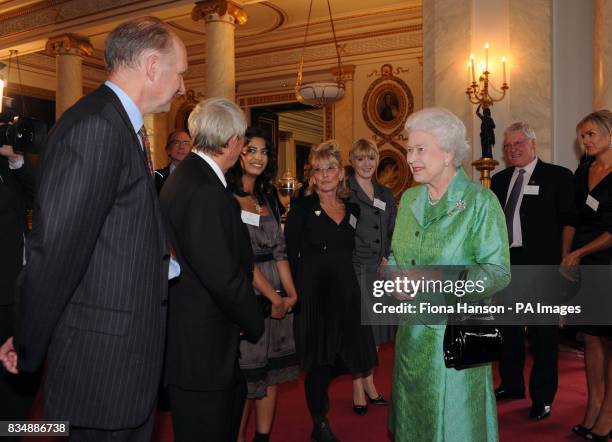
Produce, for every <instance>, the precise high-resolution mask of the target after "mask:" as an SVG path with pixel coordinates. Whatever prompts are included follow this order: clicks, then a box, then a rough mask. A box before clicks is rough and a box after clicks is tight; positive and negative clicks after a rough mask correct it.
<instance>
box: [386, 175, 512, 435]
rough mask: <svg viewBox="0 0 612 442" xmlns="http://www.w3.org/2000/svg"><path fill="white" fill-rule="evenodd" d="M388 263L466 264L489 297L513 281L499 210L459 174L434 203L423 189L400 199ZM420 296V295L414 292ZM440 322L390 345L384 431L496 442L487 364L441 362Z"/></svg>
mask: <svg viewBox="0 0 612 442" xmlns="http://www.w3.org/2000/svg"><path fill="white" fill-rule="evenodd" d="M391 248H392V253H393V257H392V260H391V262H390V264H395V265H398V266H401V267H413V266H428V265H466V266H470V267H469V274H468V279H471V280H473V281H475V280H485V281H486V285H485V291H484V292H483V293H482V294H480V295H479V296H478V297H474V295H465V296H464V297H463V298H462V301H465V302H472V301H478V300H479V299H483V298H488V297H490V296H492V295H493V294H494V293H495V292H497V291H499V290H500V289H502V288H504V287H505V286H506V285H508V283H509V282H510V257H509V248H508V236H507V231H506V222H505V218H504V213H503V211H502V209H501V207H500V205H499V202H498V200H497V198H496V197H495V195H494V194H493V193H492V192H491V191H489V190H488V189H485V188H483V187H482V186H480V185H479V184H476V183H474V182H472V181H470V180H469V179H468V177H467V176H466V174H465V172H464V171H463V169H461V168H460V169H459V170H458V171H457V173H456V175H455V177H454V178H453V180H452V181H451V183H450V185H449V187H448V190H447V192H446V194H445V195H444V196H443V197H442V199H441V200H440V201H439V202H438V203H437V204H436V205H434V206H432V205H431V204H429V203H428V198H427V188H426V187H425V186H423V185H421V186H417V187H414V188H411V189H408V190H407V191H406V192H405V193H404V195H403V196H402V199H401V202H400V208H399V213H398V216H397V221H396V226H395V231H394V234H393V239H392V243H391ZM417 299H418V295H417ZM444 329H445V325H424V324H417V325H406V324H403V325H400V327H399V329H398V332H397V336H396V341H395V367H394V370H393V395H392V396H393V397H392V404H391V405H392V407H391V414H390V417H389V428H390V430H391V432H392V433H393V434H394V435H395V440H396V442H417V441H418V442H454V441H457V442H479V441H487V442H491V441H497V440H498V434H497V410H496V406H495V396H494V392H493V379H492V374H491V365H490V364H488V365H483V366H479V367H475V368H469V369H465V370H461V371H458V370H455V369H454V368H451V369H448V368H446V366H445V365H444V358H443V354H442V342H443V338H444Z"/></svg>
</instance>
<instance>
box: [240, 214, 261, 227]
mask: <svg viewBox="0 0 612 442" xmlns="http://www.w3.org/2000/svg"><path fill="white" fill-rule="evenodd" d="M240 217H241V218H242V222H243V223H245V224H250V225H252V226H255V227H259V215H258V214H256V213H253V212H247V211H246V210H242V211H241V212H240Z"/></svg>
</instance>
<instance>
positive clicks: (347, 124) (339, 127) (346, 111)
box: [332, 65, 355, 164]
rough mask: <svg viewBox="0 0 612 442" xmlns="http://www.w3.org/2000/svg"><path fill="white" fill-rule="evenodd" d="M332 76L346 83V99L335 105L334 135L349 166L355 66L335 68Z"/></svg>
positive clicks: (344, 162) (343, 158) (343, 160)
mask: <svg viewBox="0 0 612 442" xmlns="http://www.w3.org/2000/svg"><path fill="white" fill-rule="evenodd" d="M332 74H333V75H334V79H335V80H336V81H343V82H344V97H343V98H342V100H340V101H338V102H336V103H335V104H334V134H335V139H336V141H337V142H338V144H340V153H341V154H342V162H343V164H348V161H349V151H350V150H351V144H352V143H353V125H354V121H353V118H354V115H353V105H354V104H353V99H354V97H353V75H354V74H355V66H354V65H343V66H342V67H341V68H337V67H336V68H333V69H332Z"/></svg>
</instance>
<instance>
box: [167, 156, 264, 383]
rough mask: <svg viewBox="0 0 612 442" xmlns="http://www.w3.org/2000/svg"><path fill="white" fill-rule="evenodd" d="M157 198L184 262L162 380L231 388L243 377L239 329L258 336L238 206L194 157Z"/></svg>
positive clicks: (173, 298) (259, 321) (173, 293)
mask: <svg viewBox="0 0 612 442" xmlns="http://www.w3.org/2000/svg"><path fill="white" fill-rule="evenodd" d="M160 201H161V208H162V213H163V214H164V217H165V219H166V222H167V225H168V233H169V236H170V240H171V242H172V244H173V246H174V250H175V252H176V256H177V259H178V262H179V264H180V265H181V276H180V278H179V280H178V282H177V283H174V284H172V286H171V288H170V296H169V299H170V308H169V317H168V343H167V349H166V365H165V370H166V383H167V384H169V385H174V386H177V387H180V388H183V389H187V390H199V391H211V390H224V389H228V388H231V387H233V386H234V385H235V383H236V381H237V380H238V379H239V377H238V376H241V372H240V368H239V366H238V344H239V342H238V341H239V337H240V331H241V330H242V331H244V332H245V334H246V335H247V336H248V337H250V338H251V339H253V340H255V339H257V338H258V337H259V336H260V335H261V333H262V332H263V317H262V315H261V312H260V310H259V309H258V305H257V303H256V300H255V294H254V292H253V287H252V273H253V251H252V249H251V243H250V240H249V234H248V231H247V228H246V227H245V225H244V224H243V223H242V220H241V218H240V206H239V205H238V203H237V201H236V199H235V198H234V197H233V196H232V194H231V192H230V191H229V190H227V189H226V188H224V187H223V184H222V183H221V181H220V180H219V178H218V177H217V175H215V172H214V171H213V169H212V168H211V167H210V166H209V165H208V163H206V161H204V160H203V159H202V158H200V157H199V156H198V155H197V154H195V153H193V152H192V153H190V154H189V155H188V156H187V158H185V159H184V160H183V161H182V162H181V164H180V165H179V166H178V168H177V169H176V170H175V171H174V172H173V173H172V175H170V177H169V178H168V180H167V181H166V183H165V184H164V187H163V189H162V192H161V195H160Z"/></svg>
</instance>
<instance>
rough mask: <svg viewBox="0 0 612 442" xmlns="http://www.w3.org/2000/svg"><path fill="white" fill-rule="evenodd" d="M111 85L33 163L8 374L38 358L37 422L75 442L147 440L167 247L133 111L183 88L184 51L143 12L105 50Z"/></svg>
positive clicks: (78, 107) (3, 353) (163, 101)
mask: <svg viewBox="0 0 612 442" xmlns="http://www.w3.org/2000/svg"><path fill="white" fill-rule="evenodd" d="M104 56H105V62H106V65H107V70H108V72H109V76H108V81H107V82H106V83H105V84H104V85H102V86H100V87H99V88H98V89H97V90H95V91H94V92H93V93H92V94H90V95H88V96H86V97H84V98H82V99H81V100H80V101H79V102H77V103H76V104H75V105H74V106H73V107H72V108H70V109H68V110H67V111H66V112H65V113H64V114H63V115H62V117H61V118H60V119H59V121H58V122H57V123H56V124H55V126H54V127H53V129H52V130H51V132H50V134H49V140H48V143H47V147H46V150H45V152H44V154H43V158H42V166H41V167H42V170H41V175H40V183H39V188H38V194H37V198H36V202H35V205H34V216H33V218H34V226H33V231H32V234H31V235H30V236H29V238H28V244H27V249H26V250H27V252H26V256H27V266H26V269H25V273H24V274H23V275H22V279H23V280H22V282H21V296H20V299H19V306H18V308H17V317H16V327H15V334H14V340H11V339H9V340H8V341H7V342H6V343H5V344H4V345H3V346H2V348H1V350H0V358H1V359H2V361H3V363H4V365H5V368H7V369H8V370H9V371H12V372H16V371H24V372H27V371H33V370H36V369H37V368H39V367H40V366H41V365H42V364H43V362H44V361H45V359H46V361H47V366H46V376H45V388H44V390H45V400H44V409H45V410H44V416H45V419H49V420H66V421H70V433H71V434H70V436H71V439H73V440H87V441H98V440H100V441H103V440H104V441H105V440H113V441H130V442H133V441H145V440H149V439H150V436H151V432H152V428H153V416H154V410H155V401H156V395H157V387H158V385H159V380H160V374H161V368H162V358H163V350H164V338H165V322H166V305H167V300H166V298H167V283H166V279H167V277H168V247H167V241H166V236H165V233H164V228H163V223H162V221H161V214H160V211H159V207H158V202H157V201H158V200H157V195H156V191H155V185H154V181H153V177H152V167H151V161H150V152H149V142H148V139H147V138H146V132H145V131H144V126H143V115H145V114H150V113H159V112H167V111H168V110H169V108H170V102H171V101H172V99H173V97H174V96H175V95H176V94H183V93H184V84H183V77H182V74H183V73H184V72H185V70H186V69H187V57H186V52H185V46H184V45H183V43H182V42H181V41H180V40H179V38H178V37H177V36H176V35H175V34H174V33H173V32H172V31H171V30H170V28H169V27H168V26H167V25H165V24H164V23H163V22H161V21H160V20H159V19H157V18H154V17H142V18H138V19H135V20H132V21H130V22H126V23H124V24H121V25H120V26H118V27H117V28H116V29H114V30H113V31H112V32H111V33H110V34H109V36H108V39H107V41H106V44H105V54H104Z"/></svg>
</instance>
